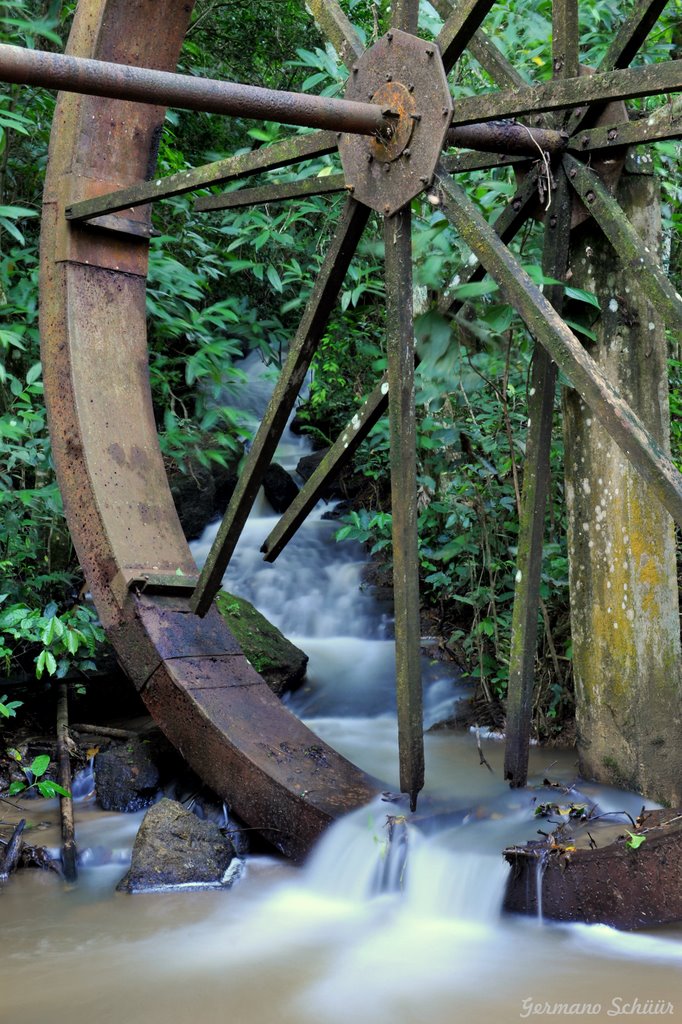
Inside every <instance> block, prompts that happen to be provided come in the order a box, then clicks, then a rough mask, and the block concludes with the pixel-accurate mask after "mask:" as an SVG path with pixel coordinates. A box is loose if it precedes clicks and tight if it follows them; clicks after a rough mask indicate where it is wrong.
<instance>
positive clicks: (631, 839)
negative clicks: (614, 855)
mask: <svg viewBox="0 0 682 1024" xmlns="http://www.w3.org/2000/svg"><path fill="white" fill-rule="evenodd" d="M626 831H627V830H626ZM627 837H628V838H627V840H626V842H625V845H626V846H627V848H628V850H638V849H639V847H640V846H641V845H642V843H645V842H646V836H636V835H635V834H634V832H627Z"/></svg>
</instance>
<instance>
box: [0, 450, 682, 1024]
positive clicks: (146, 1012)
mask: <svg viewBox="0 0 682 1024" xmlns="http://www.w3.org/2000/svg"><path fill="white" fill-rule="evenodd" d="M301 446H302V442H300V441H299V440H298V439H296V438H294V437H292V436H290V435H289V436H288V437H287V439H286V441H285V443H284V445H283V446H282V448H281V449H280V453H279V461H280V462H282V464H284V465H285V466H286V465H288V466H292V465H295V463H296V461H297V459H298V457H299V456H300V454H301ZM323 512H324V508H322V509H321V510H320V511H319V512H318V514H317V515H316V516H313V518H312V519H311V521H310V522H309V523H308V524H307V525H306V526H305V527H304V529H303V530H302V531H301V534H300V535H299V537H298V538H297V539H296V540H295V541H294V542H293V543H292V544H291V545H290V546H289V548H288V549H287V550H286V551H285V552H284V554H283V555H282V556H281V557H280V559H279V560H278V562H277V563H276V564H275V565H274V566H268V565H265V563H263V562H262V559H261V556H260V555H259V553H258V549H259V546H260V544H261V543H262V541H263V539H264V538H265V536H266V535H267V533H268V531H269V529H270V528H271V526H272V525H273V523H274V521H275V519H274V516H273V515H272V513H271V511H270V510H269V508H268V507H267V503H265V502H264V501H262V502H261V503H260V504H259V506H258V508H256V509H255V510H254V514H253V515H252V517H251V520H250V522H249V524H248V527H247V530H246V532H245V535H244V537H243V539H242V542H241V543H240V546H239V549H238V551H237V553H236V556H235V559H234V561H233V564H232V566H231V568H230V570H229V572H228V576H227V579H226V587H227V588H228V589H231V590H234V591H237V592H239V593H241V594H243V595H244V596H246V597H248V598H249V599H251V600H253V601H254V602H255V603H256V604H257V605H258V607H259V608H260V609H261V611H263V612H264V614H266V615H267V616H268V617H269V618H270V619H271V620H272V621H274V622H275V623H276V624H277V625H279V626H280V628H282V629H283V630H284V631H285V632H286V633H287V635H289V636H290V637H291V639H293V640H294V641H295V642H296V643H298V644H299V646H301V647H302V648H303V649H304V650H305V651H306V652H307V653H308V654H309V655H310V665H309V675H308V680H307V682H306V684H305V686H304V687H303V688H302V689H301V690H300V691H299V692H298V693H297V694H295V695H293V696H292V697H290V698H289V701H290V705H291V707H292V708H293V710H295V711H296V712H297V713H298V714H300V715H301V716H302V717H303V718H304V719H305V720H306V721H307V723H308V724H309V725H310V727H311V728H312V729H314V730H315V731H316V732H317V733H318V734H319V735H320V736H321V737H323V738H324V739H325V740H326V741H328V742H329V743H331V744H332V745H334V746H335V747H337V748H338V749H339V750H341V751H342V753H344V754H345V755H346V756H347V757H349V758H350V759H351V760H353V761H355V762H356V763H357V764H359V765H360V766H361V767H363V768H364V769H366V770H368V771H370V772H372V773H373V774H375V775H378V776H379V777H381V778H383V779H385V780H386V783H387V787H389V788H390V787H393V788H394V789H396V790H397V785H398V784H397V755H396V723H395V711H394V706H393V704H394V698H393V694H392V684H393V647H392V643H391V641H390V639H389V636H390V623H389V620H388V618H387V611H386V609H383V608H381V607H378V606H377V605H376V604H375V602H374V601H373V599H372V597H371V596H370V595H369V594H366V593H363V592H362V591H361V589H360V582H361V571H362V552H361V551H360V550H359V549H358V548H356V547H355V546H354V545H352V544H349V545H336V544H335V543H334V541H333V532H334V524H333V523H330V522H327V521H325V520H323V519H322V513H323ZM214 533H215V527H213V528H209V530H207V532H206V534H205V535H204V537H203V538H202V539H201V541H199V542H198V543H197V544H195V546H194V549H195V556H196V557H197V559H199V560H201V559H202V558H203V557H205V554H206V551H207V550H208V547H209V545H210V542H211V540H212V537H213V535H214ZM425 678H426V695H425V715H426V724H427V726H428V725H430V724H432V723H434V722H437V721H439V720H441V719H442V718H444V717H447V716H448V715H449V714H450V713H451V711H452V709H453V706H454V704H455V703H456V701H457V700H458V699H461V698H462V697H463V696H465V695H466V693H467V689H466V686H465V685H464V684H462V683H461V682H459V681H458V680H457V679H456V678H453V676H452V674H451V673H449V672H448V671H447V670H445V669H443V667H442V666H438V665H431V664H429V663H428V662H426V661H425ZM482 743H483V750H484V753H485V757H486V759H487V760H488V762H489V763H490V766H491V768H492V771H489V770H488V769H487V768H486V767H485V766H484V765H481V764H479V754H478V750H477V744H476V738H475V736H473V735H471V734H469V733H464V732H452V731H436V732H432V733H429V734H427V737H426V758H427V765H426V768H427V789H426V790H425V793H424V796H423V797H422V798H421V799H422V801H424V800H425V799H428V798H429V797H433V798H434V799H435V800H438V801H440V802H441V806H442V813H441V814H440V815H439V817H438V819H437V821H432V822H431V823H430V824H429V823H428V822H427V823H426V824H425V825H424V826H423V827H421V828H418V827H415V826H414V825H408V824H404V823H402V822H401V821H400V819H399V820H398V822H397V823H396V824H395V825H394V831H393V841H392V842H389V841H388V832H387V827H386V819H387V816H388V815H389V814H395V815H398V816H399V815H400V814H401V813H402V812H401V808H400V807H393V806H392V805H391V804H389V803H385V802H381V801H378V802H377V803H376V804H374V805H372V806H370V807H367V808H364V809H363V810H360V811H357V812H355V813H353V814H351V815H349V816H348V817H347V818H346V819H344V820H343V821H341V822H339V823H338V824H337V825H335V826H334V827H333V828H331V829H330V830H329V832H328V833H327V834H326V835H325V836H324V837H323V839H322V841H321V842H320V844H319V846H318V847H317V848H316V850H315V851H314V852H313V854H312V855H311V857H310V859H309V861H308V863H307V864H306V865H305V866H304V867H303V868H299V869H297V868H294V867H293V866H291V865H289V864H287V863H285V862H282V861H280V860H277V859H275V858H271V857H265V856H253V857H251V858H250V859H249V860H248V861H247V865H246V870H245V872H244V874H243V876H242V878H241V880H240V881H239V882H238V883H237V884H236V885H235V886H234V888H233V889H231V890H229V891H224V892H196V893H168V894H164V895H136V896H129V895H124V894H119V893H116V892H115V885H116V883H117V882H118V880H119V879H120V878H121V876H122V875H123V874H124V872H125V867H126V864H127V861H128V858H129V854H130V848H131V846H132V842H133V839H134V836H135V832H136V830H137V827H138V825H139V822H140V820H141V817H142V815H141V814H136V815H121V814H112V813H104V812H102V811H100V810H98V809H97V806H96V803H95V800H94V797H93V795H92V793H91V792H89V789H90V787H89V786H88V785H87V780H85V783H86V784H85V785H84V786H83V790H84V792H83V794H82V795H81V796H80V797H79V799H78V803H77V839H78V845H79V849H80V851H81V861H82V863H81V870H80V879H79V883H78V886H77V887H76V888H74V889H72V890H71V891H67V890H66V889H65V888H64V886H63V884H62V883H61V881H60V880H59V879H58V878H57V877H56V876H55V875H52V874H48V873H42V872H38V871H32V872H29V871H24V872H21V873H20V874H18V875H15V876H13V878H12V880H11V884H9V885H8V886H6V887H5V889H4V890H3V891H2V892H1V893H0V915H1V916H0V922H1V924H0V927H1V928H2V947H1V949H2V955H1V956H0V1021H2V1022H3V1024H4V1022H5V1021H6V1022H8V1024H9V1022H21V1024H46V1022H48V1021H51V1022H56V1024H62V1022H63V1024H108V1022H111V1024H137V1022H140V1024H142V1022H145V1024H187V1022H190V1021H194V1020H197V1021H201V1022H202V1024H215V1022H222V1021H226V1022H234V1024H323V1022H324V1024H337V1022H338V1024H348V1022H353V1024H364V1022H367V1024H384V1022H385V1024H411V1022H415V1024H416V1022H419V1024H422V1022H427V1021H428V1022H429V1024H451V1022H453V1021H462V1022H467V1024H487V1022H490V1024H506V1022H511V1021H517V1020H519V1019H525V1018H531V1019H533V1020H536V1021H542V1020H554V1019H556V1017H557V1016H560V1017H561V1016H585V1015H589V1016H591V1017H593V1018H594V1017H596V1018H597V1019H600V1020H604V1021H606V1020H626V1019H633V1018H636V1019H638V1020H653V1019H654V1018H658V1017H659V1016H665V1017H668V1018H669V1019H672V1020H682V928H677V927H676V928H667V929H659V930H657V931H655V932H650V933H635V934H626V933H621V932H617V931H614V930H613V929H610V928H607V927H604V926H585V925H563V926H559V925H551V924H548V923H546V922H543V921H542V920H537V919H535V918H528V919H525V918H512V917H505V916H503V915H502V913H501V905H502V899H503V893H504V887H505V883H506V877H507V870H508V869H507V867H506V865H505V862H504V860H503V858H502V856H501V850H502V849H503V848H504V847H505V846H507V845H509V844H511V843H515V842H525V841H526V840H527V839H531V838H535V837H536V830H537V827H538V824H537V821H536V820H534V803H535V801H536V800H543V799H548V797H547V796H546V795H544V794H545V793H546V790H543V789H542V788H541V783H542V780H543V779H544V778H545V777H546V776H549V777H551V779H552V780H554V781H557V782H561V783H565V784H567V785H571V784H573V783H575V782H577V790H576V794H574V795H573V796H572V799H577V798H578V796H577V794H578V793H579V795H580V796H581V797H582V798H587V799H592V800H596V801H597V802H598V804H599V807H600V809H601V810H602V811H616V810H619V811H620V810H626V811H628V812H630V813H632V814H637V813H638V812H639V809H640V807H641V803H642V800H641V797H637V796H635V795H631V794H623V793H621V792H617V791H615V790H609V789H607V788H605V787H597V786H595V785H589V784H587V783H582V782H580V781H578V780H577V775H576V768H575V763H574V757H573V755H571V754H570V753H567V752H560V753H557V752H556V751H546V750H540V749H537V748H534V749H533V750H532V751H531V780H530V781H531V785H535V786H536V787H539V788H538V789H536V790H533V789H529V790H526V791H521V792H519V791H515V792H512V791H510V790H509V789H508V787H507V786H506V784H505V783H504V782H503V773H502V758H503V749H502V745H501V744H500V743H498V742H495V741H494V740H489V739H484V740H483V741H482ZM552 798H553V797H550V799H552ZM25 806H26V807H27V808H28V816H29V817H30V818H32V820H33V821H34V822H36V821H42V820H44V821H45V828H44V839H41V840H40V841H43V842H45V843H46V844H48V845H56V844H57V839H56V826H55V822H56V807H55V806H54V805H53V804H50V803H44V802H38V801H32V802H30V804H29V803H27V804H26V805H25ZM33 841H35V840H33ZM669 1007H672V1010H670V1009H669Z"/></svg>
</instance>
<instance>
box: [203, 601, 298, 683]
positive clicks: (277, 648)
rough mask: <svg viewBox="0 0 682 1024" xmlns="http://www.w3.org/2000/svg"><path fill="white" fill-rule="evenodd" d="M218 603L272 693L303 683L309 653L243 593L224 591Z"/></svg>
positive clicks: (240, 644) (242, 647)
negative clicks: (289, 638)
mask: <svg viewBox="0 0 682 1024" xmlns="http://www.w3.org/2000/svg"><path fill="white" fill-rule="evenodd" d="M216 604H217V606H218V611H219V612H220V614H221V615H222V616H223V618H224V619H225V621H226V623H227V625H228V626H229V627H230V629H231V631H232V632H233V633H234V635H235V637H236V639H237V642H238V643H239V646H240V647H241V649H242V650H243V652H244V654H245V655H246V657H247V658H248V659H249V661H250V662H251V664H252V665H253V667H254V668H255V670H256V672H258V673H260V675H261V676H262V677H263V679H264V680H265V682H266V683H267V684H268V686H269V687H270V689H271V690H272V692H273V693H275V694H276V695H277V696H278V697H281V696H282V694H283V693H287V692H288V691H289V690H295V689H296V688H297V687H298V686H300V685H301V683H302V682H303V680H304V678H305V674H306V668H307V665H308V655H307V654H304V653H303V651H302V650H300V648H298V647H296V646H295V644H292V643H291V641H290V640H287V638H286V637H285V636H284V634H283V633H282V632H280V630H279V629H277V627H276V626H273V624H272V623H271V622H268V620H267V619H266V618H265V616H264V615H261V613H260V612H259V611H258V610H257V609H256V608H254V606H253V605H252V604H251V602H250V601H246V600H245V599H244V598H243V597H235V596H234V595H233V594H228V593H226V592H225V591H222V592H221V593H220V594H218V596H217V597H216Z"/></svg>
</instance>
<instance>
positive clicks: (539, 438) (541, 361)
mask: <svg viewBox="0 0 682 1024" xmlns="http://www.w3.org/2000/svg"><path fill="white" fill-rule="evenodd" d="M552 68H553V74H554V78H555V79H559V78H570V77H573V76H576V75H577V74H578V0H559V2H557V3H554V4H553V6H552ZM571 200H572V197H571V190H570V188H569V186H568V180H567V178H566V176H565V174H564V173H563V171H561V170H560V171H559V174H558V179H557V186H556V188H555V189H554V190H553V193H552V201H551V204H550V208H549V210H547V211H546V213H545V246H544V251H543V273H544V274H545V276H546V278H551V279H553V280H554V281H558V282H563V281H565V280H566V273H567V270H568V253H569V246H570V217H571V212H572V202H571ZM545 296H546V298H547V301H548V302H549V303H550V305H551V306H552V308H553V309H555V310H556V312H557V313H558V314H559V315H561V311H562V307H563V296H564V290H563V287H562V286H561V285H550V286H549V287H548V288H547V289H546V291H545ZM556 377H557V370H556V364H555V362H554V361H553V359H552V357H551V355H550V354H549V352H548V351H547V349H546V348H544V347H543V346H542V345H541V344H537V345H536V351H535V353H534V357H532V367H531V373H530V389H529V392H528V428H527V434H526V441H525V459H524V469H523V490H522V495H521V509H520V519H519V531H518V554H517V558H516V583H515V591H514V608H513V612H512V630H511V649H510V653H509V686H508V690H507V742H506V745H505V778H506V779H508V780H509V782H510V784H511V785H512V786H514V787H520V786H523V785H525V783H526V781H527V777H528V748H529V742H530V725H531V720H532V691H534V684H535V664H536V652H537V648H538V613H539V608H540V583H541V577H542V567H543V547H544V545H543V541H544V535H545V510H546V508H547V496H548V492H549V477H550V450H551V445H552V419H553V413H554V394H555V390H556Z"/></svg>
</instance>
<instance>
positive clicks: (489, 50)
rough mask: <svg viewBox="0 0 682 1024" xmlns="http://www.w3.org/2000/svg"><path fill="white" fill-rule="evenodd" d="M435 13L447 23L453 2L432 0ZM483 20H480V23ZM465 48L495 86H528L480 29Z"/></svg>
mask: <svg viewBox="0 0 682 1024" xmlns="http://www.w3.org/2000/svg"><path fill="white" fill-rule="evenodd" d="M432 4H433V6H434V7H435V9H436V11H437V12H438V13H439V14H440V16H441V18H442V19H443V21H444V22H446V23H447V21H448V19H450V18H451V17H452V15H453V11H454V7H455V5H454V3H453V0H432ZM482 20H483V19H481V21H482ZM466 48H467V49H468V50H469V52H470V53H471V54H472V56H473V57H475V59H476V60H477V61H478V63H479V64H480V65H481V67H482V68H483V69H484V70H485V71H487V72H488V74H489V75H490V77H491V78H492V80H493V82H494V83H495V85H498V86H499V87H500V88H502V89H518V88H523V87H524V86H527V85H528V82H527V81H526V80H525V78H523V76H522V75H520V74H519V72H518V71H517V70H516V68H515V67H514V66H513V64H510V63H509V61H508V60H507V58H506V57H505V56H504V54H502V53H501V52H500V50H498V48H497V47H496V46H495V44H494V43H493V41H492V40H491V39H489V38H488V36H487V35H486V34H485V32H483V31H482V29H478V30H477V31H476V32H474V33H473V35H472V36H471V38H470V39H469V41H468V42H467V44H466Z"/></svg>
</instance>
